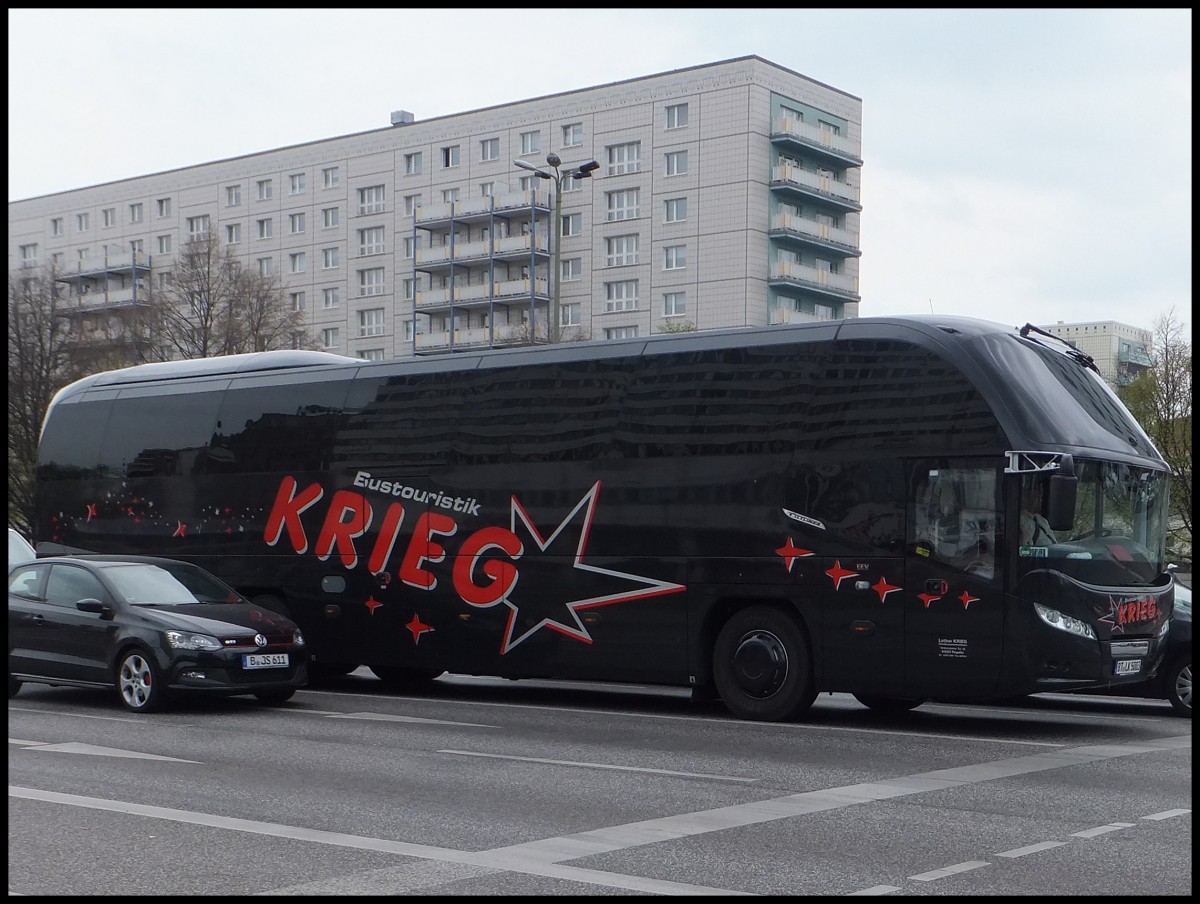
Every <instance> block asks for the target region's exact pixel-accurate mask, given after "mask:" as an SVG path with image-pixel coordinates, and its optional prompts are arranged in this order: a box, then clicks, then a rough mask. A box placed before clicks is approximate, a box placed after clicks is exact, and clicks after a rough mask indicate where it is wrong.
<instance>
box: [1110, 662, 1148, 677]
mask: <svg viewBox="0 0 1200 904" xmlns="http://www.w3.org/2000/svg"><path fill="white" fill-rule="evenodd" d="M1141 670H1142V661H1141V660H1140V659H1118V660H1117V661H1116V662H1114V663H1113V674H1114V675H1136V674H1137V673H1138V672H1140V671H1141Z"/></svg>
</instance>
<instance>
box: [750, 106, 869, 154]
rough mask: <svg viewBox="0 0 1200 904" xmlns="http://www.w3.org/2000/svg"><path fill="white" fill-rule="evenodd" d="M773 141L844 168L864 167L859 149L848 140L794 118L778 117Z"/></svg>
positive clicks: (772, 135)
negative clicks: (824, 158) (819, 156)
mask: <svg viewBox="0 0 1200 904" xmlns="http://www.w3.org/2000/svg"><path fill="white" fill-rule="evenodd" d="M771 140H772V141H773V142H775V143H776V144H778V145H781V146H784V147H790V148H794V149H796V150H797V151H802V152H803V151H808V152H810V153H814V154H818V155H821V156H824V157H826V158H828V159H829V160H832V161H834V162H836V163H838V164H841V165H842V166H862V165H863V162H862V158H861V157H859V156H858V148H857V147H855V145H854V143H853V142H852V141H850V140H849V139H848V138H844V137H842V136H841V135H835V134H834V133H833V132H832V131H830V130H829V129H825V128H821V127H820V126H814V125H811V124H809V123H806V122H801V121H800V120H798V119H796V117H794V116H777V117H775V119H774V120H772V122H771Z"/></svg>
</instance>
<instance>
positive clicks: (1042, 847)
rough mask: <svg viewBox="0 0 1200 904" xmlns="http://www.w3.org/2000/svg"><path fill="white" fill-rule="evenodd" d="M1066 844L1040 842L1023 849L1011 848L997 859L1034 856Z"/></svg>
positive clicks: (998, 855) (1060, 842)
mask: <svg viewBox="0 0 1200 904" xmlns="http://www.w3.org/2000/svg"><path fill="white" fill-rule="evenodd" d="M1064 844H1067V842H1066V841H1041V842H1038V843H1037V844H1029V845H1026V846H1025V847H1019V848H1013V849H1012V850H1011V851H1001V852H1000V853H999V854H997V855H996V856H997V857H1024V856H1026V855H1027V854H1036V853H1038V852H1039V851H1048V850H1050V849H1051V848H1056V847H1062V846H1063V845H1064Z"/></svg>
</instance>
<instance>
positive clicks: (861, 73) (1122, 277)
mask: <svg viewBox="0 0 1200 904" xmlns="http://www.w3.org/2000/svg"><path fill="white" fill-rule="evenodd" d="M8 20H9V30H8V49H9V62H8V66H9V81H8V94H9V107H8V117H9V132H8V134H9V158H8V178H9V184H8V197H9V200H10V201H12V200H18V199H22V198H29V197H33V196H36V195H42V194H51V193H54V192H59V191H66V190H69V189H74V188H80V187H83V186H88V185H95V184H97V183H101V182H108V181H111V180H116V179H125V178H129V177H133V176H140V175H145V174H148V173H153V172H160V171H162V170H168V169H173V168H176V167H185V166H191V165H194V164H199V163H206V162H209V161H212V160H218V159H222V158H226V157H235V156H238V155H241V154H248V153H252V152H255V151H264V150H270V149H273V148H278V147H283V146H286V145H291V144H298V143H301V142H306V141H315V140H319V139H323V138H331V137H334V136H338V135H347V134H351V133H355V132H364V131H368V130H371V129H377V128H383V127H386V126H388V125H389V116H390V113H391V111H393V110H399V109H404V110H409V111H411V112H412V113H413V114H415V116H416V118H417V119H418V120H421V119H428V118H431V117H435V116H446V115H453V114H456V113H461V112H465V111H468V110H475V109H479V108H481V107H488V106H492V105H495V104H503V103H509V102H514V101H521V100H525V99H528V98H531V97H539V96H542V95H546V94H555V93H558V92H561V91H569V90H573V89H577V88H587V87H591V86H594V85H600V84H605V83H608V82H614V81H620V80H622V79H628V78H636V77H639V76H644V75H652V74H655V73H659V72H665V71H668V70H671V69H679V68H683V67H687V66H695V65H700V64H703V63H711V62H716V61H719V60H726V59H730V58H733V57H738V56H745V55H747V54H757V55H758V56H761V57H764V58H765V59H767V60H770V61H771V62H773V63H777V64H779V65H781V66H786V67H787V68H789V69H792V70H794V71H796V72H799V73H801V74H802V75H806V76H808V77H810V78H813V79H816V80H817V81H820V82H824V83H825V84H827V85H830V86H832V87H834V88H838V89H840V90H842V91H845V92H848V93H849V94H853V95H855V96H856V97H859V98H861V99H862V102H863V143H862V157H863V160H864V161H865V163H864V166H863V170H862V204H863V213H862V225H861V246H862V252H863V256H862V265H861V276H860V282H859V291H860V292H861V294H862V299H863V301H862V306H861V311H860V313H861V314H862V315H863V316H868V315H877V314H900V313H928V312H929V311H930V310H932V311H934V312H936V313H955V314H965V315H969V316H979V317H984V318H986V319H990V320H996V321H999V322H1001V323H1007V324H1009V325H1014V326H1019V325H1021V324H1024V323H1026V322H1030V321H1031V322H1033V323H1054V322H1056V321H1058V320H1064V321H1069V322H1071V321H1092V320H1116V321H1120V322H1122V323H1127V324H1130V325H1133V326H1137V327H1143V328H1146V329H1149V328H1151V327H1153V325H1154V322H1155V320H1156V318H1159V317H1161V316H1163V315H1166V314H1168V313H1169V312H1171V311H1172V310H1173V311H1174V316H1175V318H1176V320H1178V321H1180V322H1182V323H1184V324H1186V325H1187V329H1188V338H1189V340H1190V330H1191V320H1192V318H1191V293H1192V280H1191V268H1192V252H1191V247H1192V167H1191V163H1192V159H1191V158H1192V87H1191V86H1192V11H1191V10H1190V9H1157V10H1153V9H1152V10H1045V11H1043V10H995V9H990V10H978V9H965V10H953V9H951V10H928V9H926V10H898V11H888V10H858V9H816V10H803V9H754V8H750V9H736V10H728V9H719V10H711V11H701V10H694V9H625V10H604V9H586V8H581V7H577V6H575V7H572V6H568V7H539V8H535V9H529V8H508V9H499V10H484V9H460V10H359V9H325V10H296V9H283V10H278V11H272V10H228V9H215V10H204V11H192V10H182V11H179V10H161V9H138V10H113V9H59V8H54V9H47V10H42V9H38V10H30V9H9V11H8Z"/></svg>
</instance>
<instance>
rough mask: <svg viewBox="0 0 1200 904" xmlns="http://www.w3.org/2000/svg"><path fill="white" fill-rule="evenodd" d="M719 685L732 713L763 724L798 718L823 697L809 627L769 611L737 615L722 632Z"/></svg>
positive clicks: (716, 655) (716, 651)
mask: <svg viewBox="0 0 1200 904" xmlns="http://www.w3.org/2000/svg"><path fill="white" fill-rule="evenodd" d="M713 680H714V682H715V683H716V686H717V693H719V694H720V695H721V700H722V702H724V704H725V706H726V707H727V708H728V709H729V711H730V712H732V713H733V714H734V715H735V716H737V717H739V718H741V719H752V720H755V721H758V722H783V721H786V720H788V719H794V718H796V717H797V716H799V715H800V714H801V713H803V712H804V711H805V710H807V709H808V708H809V707H810V706H812V702H813V700H815V699H816V697H817V692H816V687H815V684H814V682H813V674H812V657H811V656H810V654H809V647H808V638H807V636H806V634H805V632H804V628H803V627H801V625H800V624H799V622H797V620H796V619H795V618H793V617H792V616H790V615H788V614H787V613H785V612H782V611H780V610H779V609H773V608H770V607H769V606H751V607H749V608H747V609H743V610H741V611H740V612H736V613H734V615H733V616H732V617H731V618H730V619H729V621H727V622H726V623H725V625H724V626H723V627H722V628H721V631H720V633H719V634H718V635H717V642H716V644H715V645H714V647H713Z"/></svg>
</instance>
